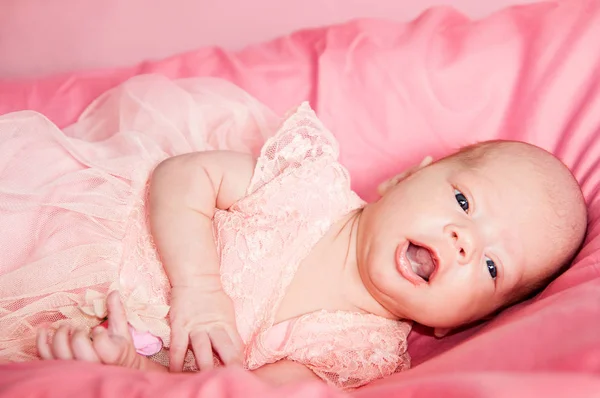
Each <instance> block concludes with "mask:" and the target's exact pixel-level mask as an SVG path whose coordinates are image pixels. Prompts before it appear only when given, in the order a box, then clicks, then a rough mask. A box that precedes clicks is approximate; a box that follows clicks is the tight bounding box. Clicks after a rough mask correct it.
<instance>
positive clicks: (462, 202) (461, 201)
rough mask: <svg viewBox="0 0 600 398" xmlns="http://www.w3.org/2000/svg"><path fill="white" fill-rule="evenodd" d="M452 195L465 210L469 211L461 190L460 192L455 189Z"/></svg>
mask: <svg viewBox="0 0 600 398" xmlns="http://www.w3.org/2000/svg"><path fill="white" fill-rule="evenodd" d="M454 197H455V198H456V201H457V202H458V204H459V205H460V207H461V208H462V209H463V210H464V211H465V212H467V211H469V201H468V200H467V197H466V196H465V195H463V194H462V192H460V191H459V190H458V189H455V190H454Z"/></svg>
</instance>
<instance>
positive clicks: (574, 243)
mask: <svg viewBox="0 0 600 398" xmlns="http://www.w3.org/2000/svg"><path fill="white" fill-rule="evenodd" d="M446 160H450V161H458V162H459V163H460V164H462V165H463V166H465V167H467V168H472V169H478V168H484V167H488V166H490V165H493V167H505V166H506V165H509V164H510V165H511V167H510V169H511V170H513V171H512V172H513V174H514V175H513V176H507V177H508V178H515V179H517V178H521V177H523V175H530V176H531V177H530V178H529V180H528V181H530V186H529V191H530V192H531V190H537V191H540V192H541V198H542V201H543V202H545V203H540V206H541V205H546V206H547V207H548V211H547V212H546V213H547V214H546V215H545V217H544V222H543V224H540V225H539V231H540V234H541V233H543V234H544V235H545V237H546V238H547V239H548V240H549V242H551V246H552V247H551V252H552V254H553V255H552V260H550V261H549V264H548V265H547V267H545V269H544V271H543V272H541V273H540V274H539V275H536V277H535V278H531V279H530V280H525V281H524V284H523V286H521V287H520V288H519V289H517V291H516V292H514V297H513V299H512V300H511V301H516V300H519V299H522V298H524V297H525V296H527V295H529V294H530V293H532V292H533V291H535V290H537V289H538V288H540V287H542V286H544V285H545V284H546V283H548V282H549V281H550V280H551V279H553V278H554V277H556V276H557V274H558V273H560V271H561V270H562V269H563V268H564V266H568V265H569V263H570V261H571V260H572V258H573V257H574V256H575V254H576V253H577V251H578V249H579V247H580V246H581V244H582V242H583V239H584V236H585V232H586V227H587V210H586V205H585V201H584V198H583V194H582V192H581V189H580V187H579V184H578V182H577V180H576V179H575V177H574V176H573V174H572V173H571V172H570V170H569V169H568V168H567V167H566V166H565V165H564V164H563V163H562V162H561V161H560V160H559V159H557V158H556V157H555V156H554V155H552V154H551V153H549V152H547V151H545V150H543V149H541V148H539V147H536V146H534V145H531V144H527V143H523V142H517V141H487V142H483V143H479V144H475V145H472V146H468V147H465V148H463V149H461V150H460V151H459V152H457V153H456V154H454V155H451V156H449V157H448V158H446ZM515 165H516V166H517V167H512V166H515ZM506 168H507V169H509V167H506ZM515 170H516V172H515ZM521 173H522V174H523V175H520V174H521Z"/></svg>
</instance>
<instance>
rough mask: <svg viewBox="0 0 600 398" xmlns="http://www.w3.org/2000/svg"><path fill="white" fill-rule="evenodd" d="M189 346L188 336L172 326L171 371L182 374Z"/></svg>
mask: <svg viewBox="0 0 600 398" xmlns="http://www.w3.org/2000/svg"><path fill="white" fill-rule="evenodd" d="M188 346H189V337H188V334H187V333H186V332H184V331H182V330H181V329H180V328H176V327H175V326H173V325H171V347H169V370H170V371H171V372H181V371H182V370H183V361H184V359H185V354H186V352H187V349H188Z"/></svg>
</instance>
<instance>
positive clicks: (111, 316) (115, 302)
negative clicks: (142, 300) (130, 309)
mask: <svg viewBox="0 0 600 398" xmlns="http://www.w3.org/2000/svg"><path fill="white" fill-rule="evenodd" d="M106 307H107V310H108V331H109V332H110V334H113V335H118V336H122V337H124V338H126V339H129V337H130V333H129V324H128V323H127V315H126V314H125V308H124V307H123V303H121V298H120V297H119V292H117V291H113V292H111V293H110V294H109V295H108V297H107V299H106Z"/></svg>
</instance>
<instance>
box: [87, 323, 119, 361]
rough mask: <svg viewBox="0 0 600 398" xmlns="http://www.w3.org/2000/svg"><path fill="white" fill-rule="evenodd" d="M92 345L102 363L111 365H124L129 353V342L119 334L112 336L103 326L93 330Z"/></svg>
mask: <svg viewBox="0 0 600 398" xmlns="http://www.w3.org/2000/svg"><path fill="white" fill-rule="evenodd" d="M92 347H93V349H94V351H95V352H96V355H97V356H98V359H99V360H100V361H102V363H105V364H109V365H124V362H125V360H126V358H125V356H126V354H127V352H126V351H127V344H126V341H125V340H124V339H119V338H118V336H113V337H111V336H110V335H109V332H108V330H106V329H105V328H103V327H102V326H98V327H96V328H94V330H93V331H92Z"/></svg>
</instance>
